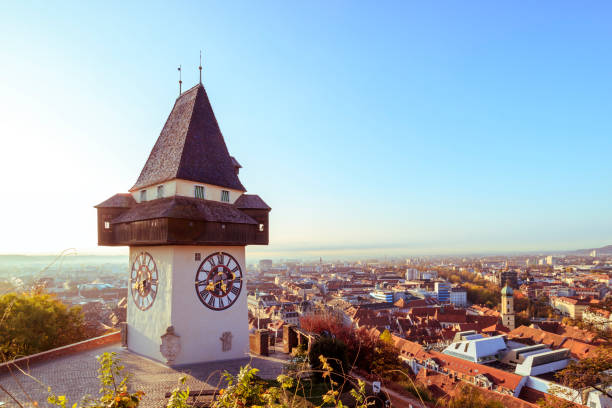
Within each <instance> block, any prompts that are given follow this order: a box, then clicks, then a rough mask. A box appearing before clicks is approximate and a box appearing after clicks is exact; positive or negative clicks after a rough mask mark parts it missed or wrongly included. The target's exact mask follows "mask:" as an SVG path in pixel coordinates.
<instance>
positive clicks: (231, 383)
mask: <svg viewBox="0 0 612 408" xmlns="http://www.w3.org/2000/svg"><path fill="white" fill-rule="evenodd" d="M258 372H259V370H258V369H257V368H253V367H251V366H250V364H247V365H246V366H244V367H241V368H240V371H239V372H238V374H237V375H232V374H230V373H229V372H227V371H226V372H224V373H223V377H224V378H225V381H226V382H227V387H226V388H225V389H222V390H221V391H220V392H219V394H220V395H219V398H218V399H217V401H215V402H214V403H213V407H227V408H229V407H250V406H260V405H263V404H265V402H266V401H265V400H264V399H263V397H262V395H263V393H264V390H263V384H262V383H260V382H258V381H256V379H257V373H258Z"/></svg>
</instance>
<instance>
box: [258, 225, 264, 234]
mask: <svg viewBox="0 0 612 408" xmlns="http://www.w3.org/2000/svg"><path fill="white" fill-rule="evenodd" d="M264 228H265V225H264V224H259V232H264Z"/></svg>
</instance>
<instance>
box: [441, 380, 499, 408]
mask: <svg viewBox="0 0 612 408" xmlns="http://www.w3.org/2000/svg"><path fill="white" fill-rule="evenodd" d="M447 406H448V408H503V407H504V404H502V403H501V402H499V401H495V400H491V399H487V398H486V397H485V395H484V394H483V393H482V391H480V390H479V389H477V388H476V387H474V386H471V385H468V384H462V385H461V387H460V388H459V390H458V392H457V393H456V394H455V395H454V396H453V397H452V398H451V399H450V400H449V401H448V403H447Z"/></svg>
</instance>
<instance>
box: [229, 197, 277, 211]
mask: <svg viewBox="0 0 612 408" xmlns="http://www.w3.org/2000/svg"><path fill="white" fill-rule="evenodd" d="M234 205H235V206H236V207H237V208H241V209H244V210H246V209H248V210H255V209H257V210H271V208H270V207H269V206H268V204H266V203H265V202H264V200H262V199H261V197H259V196H258V195H256V194H242V195H241V196H240V197H238V199H237V200H236V202H235V203H234Z"/></svg>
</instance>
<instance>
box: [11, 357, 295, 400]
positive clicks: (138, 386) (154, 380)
mask: <svg viewBox="0 0 612 408" xmlns="http://www.w3.org/2000/svg"><path fill="white" fill-rule="evenodd" d="M106 351H107V352H112V351H114V352H116V353H117V354H118V356H119V358H120V359H121V361H122V363H123V364H124V365H125V367H126V371H129V372H130V373H131V375H132V377H131V381H130V384H131V389H132V390H141V391H144V392H145V394H146V395H145V397H143V399H142V401H141V404H140V406H141V407H145V408H148V407H162V406H165V403H166V402H167V400H166V398H165V393H166V392H168V391H171V390H172V389H173V388H174V387H175V386H176V384H177V381H178V379H179V377H181V376H182V375H187V381H186V384H187V385H188V386H189V388H190V389H191V390H202V389H208V388H216V387H217V386H219V385H224V384H225V383H224V382H223V381H222V379H221V373H222V372H223V371H225V370H227V371H229V372H230V373H232V374H236V373H237V372H238V370H239V369H240V367H242V366H244V365H246V364H249V363H250V364H251V366H253V367H256V368H258V369H259V370H260V372H259V375H260V376H261V377H263V378H276V376H277V375H279V374H281V373H282V370H283V363H284V361H286V358H287V357H286V355H284V354H282V353H273V354H271V357H260V356H251V355H245V358H244V359H240V360H231V361H221V362H215V363H204V364H194V365H190V366H182V367H179V368H170V367H168V366H166V365H164V364H161V363H158V362H156V361H153V360H150V359H148V358H145V357H142V356H139V355H137V354H134V353H132V352H129V351H127V350H126V349H124V348H121V347H120V346H119V345H114V346H107V347H102V348H98V349H94V350H89V351H84V352H80V353H76V354H73V355H69V356H63V357H58V358H56V359H53V360H50V361H46V362H41V363H36V364H34V365H32V366H31V367H29V370H28V374H29V375H30V376H31V377H29V376H28V375H26V374H24V373H21V372H16V371H15V370H13V374H14V375H11V374H9V373H5V374H0V385H2V387H4V388H5V389H6V390H8V392H10V393H11V394H13V395H14V396H15V397H16V399H17V400H18V401H19V402H20V403H21V404H22V405H23V406H24V407H27V406H33V404H32V401H37V402H38V404H39V406H40V407H42V406H45V405H46V404H47V402H46V399H47V386H51V387H52V389H53V391H54V392H55V393H56V394H57V395H61V394H65V395H67V396H68V398H69V402H70V405H68V406H71V405H72V403H74V402H77V401H79V399H80V398H81V397H82V396H84V395H87V394H89V395H92V396H94V397H95V396H97V395H98V390H99V388H100V385H99V382H98V378H97V376H98V372H97V370H98V367H99V364H98V362H97V360H96V356H97V355H100V354H102V353H103V352H106ZM28 395H29V397H28ZM9 407H10V408H13V407H18V405H17V404H16V403H15V402H13V401H12V400H11V398H10V397H9V396H8V395H7V394H6V393H5V392H3V391H2V390H1V389H0V408H9Z"/></svg>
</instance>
